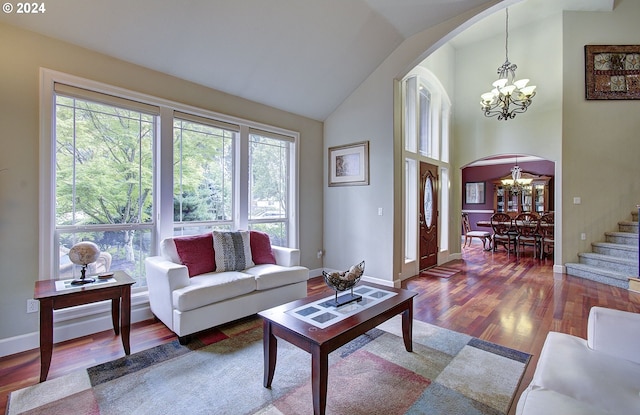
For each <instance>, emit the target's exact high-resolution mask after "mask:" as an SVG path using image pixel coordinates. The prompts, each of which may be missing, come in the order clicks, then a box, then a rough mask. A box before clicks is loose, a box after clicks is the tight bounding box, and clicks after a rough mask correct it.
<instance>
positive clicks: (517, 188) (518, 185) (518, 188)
mask: <svg viewBox="0 0 640 415" xmlns="http://www.w3.org/2000/svg"><path fill="white" fill-rule="evenodd" d="M501 181H502V185H503V186H504V187H505V188H506V189H508V190H509V191H510V192H511V193H515V194H518V193H520V192H522V190H523V188H524V186H528V185H530V184H531V182H532V181H533V179H523V178H522V169H521V168H520V166H518V156H516V164H515V165H514V166H513V167H512V168H511V179H503V180H501Z"/></svg>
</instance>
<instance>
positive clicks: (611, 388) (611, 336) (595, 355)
mask: <svg viewBox="0 0 640 415" xmlns="http://www.w3.org/2000/svg"><path fill="white" fill-rule="evenodd" d="M516 414H517V415H534V414H541V415H553V414H558V415H572V414H576V415H577V414H580V415H592V414H594V415H595V414H625V415H632V414H640V314H637V313H630V312H626V311H619V310H613V309H607V308H601V307H593V308H592V309H591V311H590V314H589V321H588V327H587V340H584V339H581V338H579V337H575V336H571V335H568V334H563V333H556V332H550V333H549V334H548V335H547V338H546V340H545V343H544V346H543V347H542V352H541V353H540V359H539V361H538V365H537V366H536V371H535V374H534V376H533V379H532V381H531V384H530V385H529V387H527V389H526V390H525V391H524V392H523V393H522V395H521V397H520V399H519V401H518V405H517V408H516Z"/></svg>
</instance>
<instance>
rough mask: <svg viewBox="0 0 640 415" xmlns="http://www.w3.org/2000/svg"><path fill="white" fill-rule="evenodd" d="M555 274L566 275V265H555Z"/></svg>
mask: <svg viewBox="0 0 640 415" xmlns="http://www.w3.org/2000/svg"><path fill="white" fill-rule="evenodd" d="M553 272H555V273H557V274H566V273H567V267H565V266H564V265H558V264H554V265H553Z"/></svg>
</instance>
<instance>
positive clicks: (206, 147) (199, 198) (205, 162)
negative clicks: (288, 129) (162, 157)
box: [173, 114, 238, 235]
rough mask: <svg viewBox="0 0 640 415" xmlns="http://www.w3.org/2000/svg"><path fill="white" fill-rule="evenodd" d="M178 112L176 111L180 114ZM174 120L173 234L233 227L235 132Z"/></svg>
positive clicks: (183, 116)
mask: <svg viewBox="0 0 640 415" xmlns="http://www.w3.org/2000/svg"><path fill="white" fill-rule="evenodd" d="M179 115H180V114H177V116H179ZM177 116H176V118H174V121H173V212H174V213H173V221H174V224H175V234H178V235H179V234H198V233H202V232H206V231H211V229H212V228H214V229H230V228H232V227H233V183H234V169H233V166H234V163H233V161H234V160H233V155H234V142H236V141H237V140H238V138H237V136H238V134H237V131H234V130H232V129H225V128H221V127H219V126H216V125H210V124H207V123H206V121H204V120H198V121H194V120H190V121H188V120H186V119H185V118H191V119H193V117H187V116H186V114H185V115H182V116H181V118H177Z"/></svg>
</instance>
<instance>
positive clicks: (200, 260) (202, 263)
mask: <svg viewBox="0 0 640 415" xmlns="http://www.w3.org/2000/svg"><path fill="white" fill-rule="evenodd" d="M173 242H175V244H176V251H178V256H179V257H180V261H182V263H183V264H184V265H186V266H187V269H188V270H189V277H194V276H196V275H200V274H204V273H206V272H213V271H215V270H216V259H215V255H214V252H213V235H212V234H210V233H207V234H203V235H194V236H180V237H177V238H174V239H173Z"/></svg>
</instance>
